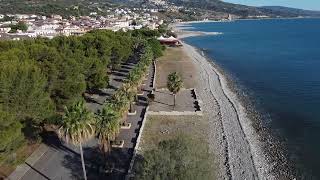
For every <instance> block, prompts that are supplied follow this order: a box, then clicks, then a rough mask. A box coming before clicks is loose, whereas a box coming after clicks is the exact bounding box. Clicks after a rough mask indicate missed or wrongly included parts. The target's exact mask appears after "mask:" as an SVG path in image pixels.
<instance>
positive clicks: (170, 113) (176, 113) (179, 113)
mask: <svg viewBox="0 0 320 180" xmlns="http://www.w3.org/2000/svg"><path fill="white" fill-rule="evenodd" d="M148 115H161V116H190V115H191V116H192V115H197V116H202V115H203V113H202V111H149V112H148Z"/></svg>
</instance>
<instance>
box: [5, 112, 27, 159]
mask: <svg viewBox="0 0 320 180" xmlns="http://www.w3.org/2000/svg"><path fill="white" fill-rule="evenodd" d="M21 129H22V124H21V123H20V122H19V120H17V119H16V118H15V117H14V115H12V114H10V113H8V112H5V111H3V110H2V108H1V107H0V139H1V141H0V162H1V161H2V160H3V159H5V158H6V157H7V156H8V154H9V153H11V152H12V151H14V150H15V149H16V148H17V147H19V146H20V145H21V143H22V142H23V140H24V136H23V134H22V132H21Z"/></svg>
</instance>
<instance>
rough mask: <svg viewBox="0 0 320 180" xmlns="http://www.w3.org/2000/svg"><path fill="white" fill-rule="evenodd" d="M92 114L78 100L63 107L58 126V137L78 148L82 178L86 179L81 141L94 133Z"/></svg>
mask: <svg viewBox="0 0 320 180" xmlns="http://www.w3.org/2000/svg"><path fill="white" fill-rule="evenodd" d="M93 123H94V116H93V114H92V113H91V112H89V111H88V110H87V108H86V107H85V105H84V102H83V101H79V102H77V103H75V104H74V105H72V106H70V107H69V108H65V114H64V116H63V118H62V121H61V127H60V128H59V131H58V134H59V137H60V138H62V139H64V140H65V141H66V142H67V143H69V142H71V143H72V144H74V145H78V146H79V148H80V155H81V163H82V170H83V176H84V179H85V180H87V175H86V168H85V163H84V157H83V151H82V143H84V142H85V141H87V140H88V139H90V138H91V137H92V136H93V135H94V132H95V130H94V124H93Z"/></svg>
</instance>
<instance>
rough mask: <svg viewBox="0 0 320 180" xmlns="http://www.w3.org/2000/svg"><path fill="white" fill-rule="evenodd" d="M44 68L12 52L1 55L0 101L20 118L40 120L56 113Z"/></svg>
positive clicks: (6, 109)
mask: <svg viewBox="0 0 320 180" xmlns="http://www.w3.org/2000/svg"><path fill="white" fill-rule="evenodd" d="M46 85H47V81H46V78H45V76H44V75H43V74H42V72H41V70H40V69H39V68H38V67H37V66H36V65H35V64H34V63H33V62H32V61H31V60H28V59H25V60H20V58H19V57H17V56H16V55H13V54H11V53H4V54H2V56H0V87H1V89H0V103H1V104H2V105H3V108H4V110H5V111H7V112H11V113H12V114H14V115H15V116H16V117H17V118H18V119H20V120H32V121H33V122H34V123H36V124H39V123H40V122H42V120H43V119H45V118H47V117H49V116H50V115H51V114H52V113H53V109H54V108H53V103H52V101H51V100H50V97H49V94H48V93H47V92H46V90H45V89H46Z"/></svg>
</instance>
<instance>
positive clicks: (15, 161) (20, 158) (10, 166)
mask: <svg viewBox="0 0 320 180" xmlns="http://www.w3.org/2000/svg"><path fill="white" fill-rule="evenodd" d="M39 145H40V143H34V144H28V143H26V142H25V143H23V145H22V146H20V147H19V148H18V149H17V150H16V151H15V152H12V153H10V154H7V156H6V157H5V158H3V159H2V161H1V162H0V179H2V178H3V179H4V178H6V177H8V176H9V175H10V174H11V173H12V172H13V171H14V170H15V169H16V167H17V166H18V165H19V164H22V163H23V162H24V161H25V160H26V159H27V158H28V157H29V156H30V155H31V154H32V153H33V152H34V151H35V150H36V149H37V148H38V147H39Z"/></svg>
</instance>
